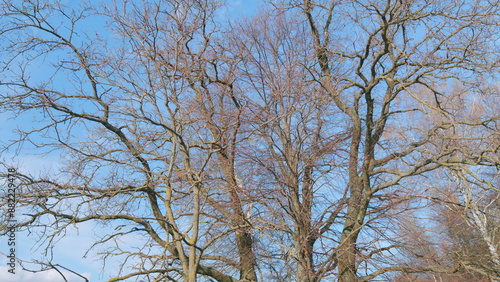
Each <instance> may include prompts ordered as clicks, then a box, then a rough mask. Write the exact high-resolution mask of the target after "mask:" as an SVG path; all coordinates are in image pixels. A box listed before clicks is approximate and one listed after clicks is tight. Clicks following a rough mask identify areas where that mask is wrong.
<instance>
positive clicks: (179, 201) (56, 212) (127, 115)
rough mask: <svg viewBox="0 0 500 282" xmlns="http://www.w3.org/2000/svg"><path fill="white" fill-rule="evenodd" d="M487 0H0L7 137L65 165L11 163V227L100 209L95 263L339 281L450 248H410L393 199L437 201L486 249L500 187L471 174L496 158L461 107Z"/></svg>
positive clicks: (52, 240)
mask: <svg viewBox="0 0 500 282" xmlns="http://www.w3.org/2000/svg"><path fill="white" fill-rule="evenodd" d="M90 4H92V3H90ZM497 4H499V3H494V2H491V1H489V2H487V1H480V0H477V1H473V2H470V1H458V2H457V1H454V2H453V3H442V1H424V0H414V1H392V0H385V1H381V0H367V1H364V0H363V1H343V2H339V1H326V0H325V1H322V0H319V1H313V0H304V1H282V2H281V3H277V2H276V1H273V3H270V6H266V7H267V10H265V11H262V12H260V14H258V15H256V16H255V17H254V18H252V19H249V20H248V21H238V22H224V20H223V19H222V15H223V13H222V12H220V10H219V8H220V5H221V3H219V2H218V1H209V0H172V1H150V2H149V1H146V2H140V3H139V2H136V1H132V2H130V1H123V2H118V1H117V2H114V3H111V4H108V5H102V4H101V5H95V6H78V5H76V4H75V5H71V6H65V5H63V4H62V3H58V2H39V1H23V2H12V1H4V2H2V4H1V5H2V6H1V10H2V12H1V15H0V24H1V25H2V28H1V33H0V35H1V43H0V44H1V45H2V47H3V48H2V49H3V51H2V53H1V54H2V58H4V60H3V62H2V63H1V72H0V75H1V76H0V86H1V89H2V93H1V94H0V108H1V110H2V111H10V112H12V113H14V114H15V115H16V117H17V118H23V117H27V116H29V115H32V114H34V115H35V119H36V120H37V122H35V123H33V124H30V125H23V126H22V127H23V128H21V132H20V137H19V138H18V140H15V141H13V142H12V143H11V144H9V145H8V146H7V147H6V149H5V151H9V150H13V149H15V148H16V146H18V147H20V148H22V149H23V150H24V149H28V148H33V149H34V150H36V151H37V152H41V153H46V154H60V156H61V168H62V169H61V171H60V172H59V174H57V175H46V176H41V177H39V176H36V175H32V174H29V173H22V169H20V170H19V175H18V177H19V178H20V179H22V181H23V184H22V185H21V186H20V189H19V192H18V201H19V203H18V204H19V207H20V210H22V213H23V216H22V218H20V221H19V222H20V223H19V226H18V228H21V229H22V228H24V229H28V230H30V231H31V232H36V233H37V234H39V235H40V237H41V238H44V240H45V241H43V243H42V245H43V246H44V247H46V248H47V250H50V248H51V247H52V246H53V245H54V244H56V243H57V240H56V239H57V238H58V236H61V235H62V234H64V231H65V230H66V229H67V228H68V227H69V226H72V225H78V224H80V223H84V222H97V223H101V224H103V225H104V226H105V227H106V228H105V230H106V232H107V234H106V235H104V236H103V237H102V238H100V239H99V240H97V241H96V242H95V244H94V245H93V246H91V248H93V249H94V250H96V251H97V252H100V253H101V255H102V258H103V260H104V261H105V262H106V261H109V260H119V261H120V262H121V264H120V266H121V268H120V270H118V271H117V272H116V273H115V274H114V275H115V276H114V277H113V278H112V279H111V281H119V280H126V279H139V277H144V278H147V279H150V280H155V281H170V280H172V281H176V280H182V281H196V280H197V279H200V278H201V279H214V280H217V281H257V280H262V281H270V280H272V281H295V280H296V281H320V280H323V279H329V280H332V279H338V280H339V281H348V282H352V281H368V280H372V279H376V278H377V277H386V278H393V277H396V276H395V275H397V274H396V273H400V274H401V273H402V274H401V275H406V276H405V277H410V276H411V277H423V276H418V273H422V272H426V273H431V274H432V275H434V274H437V273H453V272H457V271H459V269H460V268H464V267H469V266H470V264H466V263H464V262H463V261H460V262H457V263H450V264H448V263H439V258H444V257H447V256H446V255H443V254H442V253H439V252H438V251H436V250H435V249H432V248H430V247H429V246H427V247H424V246H425V244H427V243H429V244H430V243H432V244H434V242H432V238H431V237H430V236H429V234H428V233H427V230H425V228H426V227H425V226H423V225H422V221H419V220H418V219H411V217H413V216H415V217H419V216H421V215H423V214H425V212H429V211H431V210H432V209H431V206H432V204H433V203H436V202H438V203H448V204H453V205H454V206H456V205H455V204H460V205H462V206H464V207H466V212H465V214H468V215H469V216H471V217H469V219H472V221H470V220H469V221H468V222H469V223H470V224H472V225H474V226H475V227H477V230H478V232H479V233H478V234H481V236H482V238H483V239H484V242H485V244H486V245H487V246H488V250H489V252H490V255H491V258H492V262H493V264H492V265H493V266H492V267H497V266H498V264H496V256H497V254H496V253H495V252H498V248H497V247H498V245H495V244H497V241H495V240H496V239H494V238H493V237H494V236H496V235H495V234H496V233H495V234H494V232H493V231H494V228H493V226H494V225H492V224H491V222H490V221H489V220H490V219H488V218H486V219H485V218H484V215H485V213H486V212H488V209H489V208H491V207H493V206H492V204H491V203H493V202H494V201H493V199H496V197H497V194H495V193H497V191H496V190H495V189H497V188H498V187H496V186H495V185H493V184H492V183H493V182H492V181H491V180H488V179H487V178H485V177H479V176H478V174H477V173H478V172H479V171H480V168H485V167H489V168H494V167H495V166H497V167H498V165H499V161H498V152H499V148H498V136H499V134H498V133H499V131H498V119H499V116H498V112H496V111H495V110H493V108H487V107H482V108H481V110H473V108H472V107H471V106H474V107H479V106H478V105H480V104H487V103H488V101H491V97H496V96H494V93H495V91H494V89H495V88H494V87H493V86H494V84H495V79H497V78H498V67H499V61H498V58H499V56H498V55H499V54H498V51H497V50H498V48H496V47H497V46H496V44H497V43H498V42H497V41H498V38H499V36H498V32H499V31H500V29H499V27H498V22H499V10H500V5H497ZM497 98H498V97H497ZM497 98H495V99H497ZM478 109H479V108H478ZM4 165H5V166H9V165H10V164H7V163H6V164H4ZM446 172H448V173H450V172H453V173H454V174H450V175H455V178H454V179H453V180H454V181H455V183H456V184H457V186H458V187H460V188H461V189H459V192H460V193H461V194H460V195H462V198H460V199H463V200H464V202H463V203H453V201H452V200H450V199H446V197H443V195H442V194H439V193H438V192H437V191H441V190H442V189H443V187H450V185H449V183H446V181H445V180H443V179H441V178H442V176H441V174H442V173H446ZM482 188H484V191H488V193H489V194H488V198H487V197H483V198H482V200H481V201H479V200H478V198H474V197H472V198H471V197H469V198H467V197H468V195H470V193H471V192H470V191H475V190H481V189H482ZM473 193H474V192H473ZM485 195H486V194H485ZM486 199H488V200H489V201H490V202H485V201H484V200H486ZM455 202H456V201H455ZM1 205H2V206H6V205H7V202H6V201H5V200H2V202H1ZM5 227H6V226H5V225H2V232H4V233H5V232H6V230H5ZM403 229H405V230H413V231H414V232H413V231H412V232H406V233H404V234H403V233H402V232H401V230H403ZM415 234H420V236H418V238H415ZM411 236H414V237H411ZM409 238H413V239H409ZM132 239H133V240H132ZM124 242H127V243H124ZM128 242H131V243H128ZM495 248H496V249H495ZM402 254H410V255H411V256H414V257H417V258H418V256H423V257H424V259H408V260H403V259H401V255H402ZM412 258H413V257H412ZM42 264H45V265H57V262H52V261H48V262H42ZM495 265H496V266H495ZM476 270H481V269H480V268H476ZM483 270H484V269H483ZM483 270H481V271H483ZM415 273H417V274H415ZM443 277H444V276H443Z"/></svg>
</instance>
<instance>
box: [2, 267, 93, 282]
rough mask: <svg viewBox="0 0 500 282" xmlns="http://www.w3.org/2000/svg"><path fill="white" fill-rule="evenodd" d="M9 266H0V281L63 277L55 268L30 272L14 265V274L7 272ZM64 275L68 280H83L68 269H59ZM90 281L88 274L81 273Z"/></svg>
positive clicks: (55, 280)
mask: <svg viewBox="0 0 500 282" xmlns="http://www.w3.org/2000/svg"><path fill="white" fill-rule="evenodd" d="M8 270H9V268H8V267H6V266H0V281H4V282H33V281H37V282H59V281H61V282H63V281H64V279H63V278H62V277H61V274H59V273H58V272H57V271H55V270H48V271H44V272H38V273H32V272H28V271H23V270H19V266H17V267H16V274H12V273H9V272H8ZM61 272H62V273H63V275H64V276H65V277H66V279H67V281H68V282H81V281H85V280H84V279H83V278H81V277H79V276H77V275H75V274H73V273H70V272H68V271H61ZM83 276H85V277H86V278H87V279H89V281H90V274H87V273H85V274H83Z"/></svg>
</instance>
